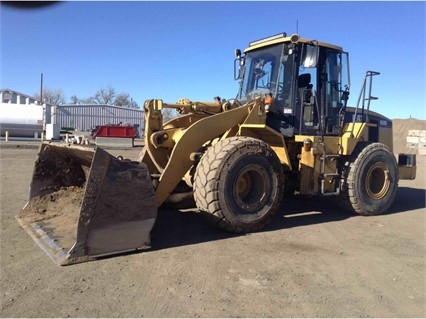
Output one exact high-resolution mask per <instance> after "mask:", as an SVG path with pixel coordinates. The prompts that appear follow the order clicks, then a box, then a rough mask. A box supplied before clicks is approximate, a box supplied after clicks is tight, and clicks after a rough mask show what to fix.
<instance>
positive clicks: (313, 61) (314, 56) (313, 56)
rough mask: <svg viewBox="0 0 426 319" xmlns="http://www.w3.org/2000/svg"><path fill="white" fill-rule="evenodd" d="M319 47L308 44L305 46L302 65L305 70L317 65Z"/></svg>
mask: <svg viewBox="0 0 426 319" xmlns="http://www.w3.org/2000/svg"><path fill="white" fill-rule="evenodd" d="M318 56H319V47H318V45H311V44H308V45H306V46H305V54H304V57H303V62H302V65H303V67H305V68H315V67H316V66H317V63H318Z"/></svg>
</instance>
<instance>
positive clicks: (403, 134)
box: [392, 118, 426, 153]
mask: <svg viewBox="0 0 426 319" xmlns="http://www.w3.org/2000/svg"><path fill="white" fill-rule="evenodd" d="M392 126H393V146H394V147H393V150H394V153H415V152H416V150H415V149H410V148H407V136H408V131H409V130H426V120H418V119H413V118H409V119H394V120H392Z"/></svg>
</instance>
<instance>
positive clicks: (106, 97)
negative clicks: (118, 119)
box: [94, 86, 115, 105]
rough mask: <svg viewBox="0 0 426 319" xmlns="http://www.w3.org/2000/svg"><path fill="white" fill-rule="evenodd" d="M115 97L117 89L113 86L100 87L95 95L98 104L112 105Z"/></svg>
mask: <svg viewBox="0 0 426 319" xmlns="http://www.w3.org/2000/svg"><path fill="white" fill-rule="evenodd" d="M114 98H115V89H114V88H113V87H112V86H108V87H107V88H102V89H99V90H98V91H97V92H96V94H95V96H94V99H95V101H96V102H97V103H96V104H108V105H111V104H112V103H113V102H114Z"/></svg>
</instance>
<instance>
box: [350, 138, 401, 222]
mask: <svg viewBox="0 0 426 319" xmlns="http://www.w3.org/2000/svg"><path fill="white" fill-rule="evenodd" d="M357 150H358V151H357ZM357 150H355V153H354V154H353V156H352V157H351V160H350V162H349V173H348V175H347V184H346V186H347V192H345V193H344V195H345V197H346V200H348V201H349V203H350V204H351V206H352V209H353V211H354V212H355V213H357V214H360V215H378V214H381V213H383V212H385V211H386V210H387V209H388V208H389V207H390V206H391V205H392V203H393V201H394V200H395V196H396V192H397V188H398V165H397V163H396V159H395V156H394V155H393V154H392V152H391V151H390V150H389V148H388V147H387V146H385V145H384V144H381V143H373V144H367V143H362V144H361V145H360V148H357Z"/></svg>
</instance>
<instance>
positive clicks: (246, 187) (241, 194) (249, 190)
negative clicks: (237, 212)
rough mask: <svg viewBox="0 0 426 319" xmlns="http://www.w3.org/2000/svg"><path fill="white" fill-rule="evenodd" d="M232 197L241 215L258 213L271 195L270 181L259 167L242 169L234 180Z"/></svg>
mask: <svg viewBox="0 0 426 319" xmlns="http://www.w3.org/2000/svg"><path fill="white" fill-rule="evenodd" d="M232 189H233V197H234V200H235V203H236V204H237V205H238V207H240V208H241V210H242V211H243V213H250V214H252V213H253V212H257V211H259V209H260V208H261V207H262V206H264V205H265V202H266V201H267V199H268V197H269V194H270V193H271V181H270V177H269V176H268V174H267V172H266V171H265V170H264V169H263V168H262V167H261V166H260V165H248V166H246V167H244V168H243V169H242V170H240V172H239V173H238V175H237V176H236V178H235V180H234V185H233V187H232Z"/></svg>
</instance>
